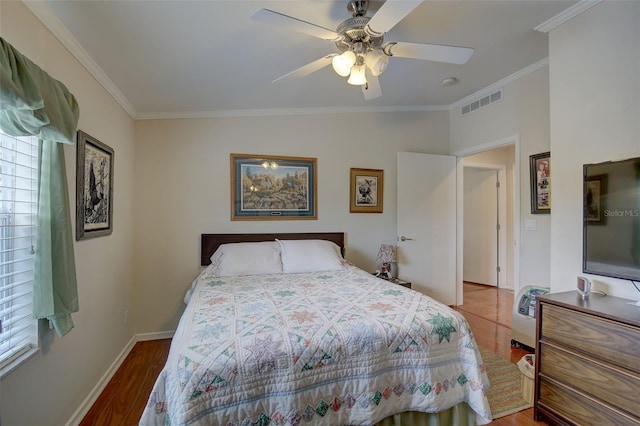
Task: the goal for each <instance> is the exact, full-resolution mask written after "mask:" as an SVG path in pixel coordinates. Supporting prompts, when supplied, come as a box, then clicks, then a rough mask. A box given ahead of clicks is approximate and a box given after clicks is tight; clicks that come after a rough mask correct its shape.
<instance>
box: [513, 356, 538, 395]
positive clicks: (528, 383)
mask: <svg viewBox="0 0 640 426" xmlns="http://www.w3.org/2000/svg"><path fill="white" fill-rule="evenodd" d="M535 362H536V356H535V355H534V354H527V355H525V356H523V357H522V358H520V361H518V363H517V365H518V368H519V369H520V372H521V373H522V379H521V388H522V398H524V400H525V401H527V402H528V403H529V404H533V391H534V389H533V388H534V380H535V371H536V370H535Z"/></svg>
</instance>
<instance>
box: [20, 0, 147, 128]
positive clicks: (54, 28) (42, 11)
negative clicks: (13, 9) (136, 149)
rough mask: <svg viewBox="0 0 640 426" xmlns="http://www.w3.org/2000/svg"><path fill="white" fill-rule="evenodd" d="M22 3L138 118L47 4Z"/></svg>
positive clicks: (111, 82) (39, 2) (36, 2)
mask: <svg viewBox="0 0 640 426" xmlns="http://www.w3.org/2000/svg"><path fill="white" fill-rule="evenodd" d="M22 3H23V4H24V5H25V6H26V7H27V8H28V9H29V10H30V11H31V13H33V14H34V15H35V16H36V18H38V19H39V20H40V21H41V22H42V23H43V24H44V26H45V27H47V28H48V29H49V31H51V33H52V34H53V35H54V37H56V38H57V39H58V40H59V41H60V43H62V45H63V46H64V47H66V48H67V50H68V51H69V52H70V53H71V54H72V55H73V56H74V57H75V58H76V59H77V60H78V61H79V62H80V63H81V64H82V66H84V67H85V68H86V69H87V71H89V73H90V74H91V75H92V76H93V77H94V78H95V79H96V80H97V81H98V83H100V85H102V87H104V89H105V90H106V91H107V92H109V94H110V95H111V96H112V97H113V99H114V100H115V101H116V102H117V103H118V104H119V105H120V106H121V107H122V109H124V110H125V111H126V112H127V114H129V116H130V117H131V118H134V119H135V117H136V115H137V112H136V110H135V108H134V107H133V105H131V102H129V100H128V99H127V98H126V97H125V96H124V95H123V94H122V92H121V91H120V89H118V88H117V87H116V85H115V84H114V83H113V81H111V79H110V78H109V77H107V75H106V74H105V73H104V71H102V68H100V67H99V66H98V64H96V62H95V61H94V60H93V58H92V57H91V56H90V55H89V54H88V53H87V51H86V50H84V48H83V47H82V46H81V45H80V43H79V42H78V40H76V38H75V37H73V35H71V33H70V32H69V30H68V29H67V27H65V26H64V24H63V23H62V22H60V20H59V19H58V18H57V17H56V15H54V13H53V12H52V11H51V9H50V8H49V6H47V4H46V2H42V1H29V0H22Z"/></svg>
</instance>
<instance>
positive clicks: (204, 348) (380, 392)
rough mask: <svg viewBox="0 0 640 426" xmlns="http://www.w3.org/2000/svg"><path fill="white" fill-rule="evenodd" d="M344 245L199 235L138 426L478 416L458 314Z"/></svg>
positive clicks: (475, 383) (472, 361)
mask: <svg viewBox="0 0 640 426" xmlns="http://www.w3.org/2000/svg"><path fill="white" fill-rule="evenodd" d="M343 255H344V234H343V233H304V234H297V233H296V234H292V233H285V234H203V235H202V242H201V263H202V264H203V265H208V266H207V267H206V268H205V269H204V270H203V271H202V273H201V274H200V275H199V276H198V277H197V278H196V279H195V280H194V281H193V283H192V285H191V286H190V288H189V290H188V291H187V294H186V295H185V303H187V307H186V309H185V312H184V314H183V315H182V317H181V319H180V322H179V325H178V328H177V330H176V332H175V335H174V337H173V340H172V343H171V349H170V352H169V357H168V359H167V363H166V365H165V366H164V368H163V370H162V372H161V373H160V375H159V377H158V379H157V381H156V383H155V385H154V388H153V390H152V392H151V395H150V396H149V399H148V403H147V405H146V407H145V410H144V413H143V415H142V418H141V420H140V424H141V425H227V426H232V425H233V426H235V425H237V426H240V425H264V426H266V425H306V424H309V425H372V424H379V425H394V424H396V425H400V424H408V425H419V424H425V425H427V424H429V425H434V424H449V425H463V424H486V423H488V422H490V421H491V412H490V408H489V403H488V400H487V398H486V390H487V388H488V386H489V383H488V378H487V375H486V371H485V369H484V365H483V362H482V358H481V356H480V352H479V348H478V346H477V344H476V342H475V339H474V338H473V335H472V333H471V330H470V328H469V325H468V323H467V322H466V320H465V319H464V317H462V316H461V315H460V314H458V313H457V312H456V311H454V310H452V309H451V308H449V307H447V306H445V305H443V304H441V303H439V302H437V301H435V300H433V299H431V298H429V297H427V296H425V295H422V294H421V293H418V292H416V291H413V290H411V289H408V288H405V287H402V286H399V285H397V284H393V283H391V282H389V281H386V280H382V279H379V278H376V277H375V276H373V275H371V274H370V273H368V272H366V271H364V270H362V269H359V268H357V267H355V266H354V265H352V264H351V263H349V262H348V261H346V260H344V258H343Z"/></svg>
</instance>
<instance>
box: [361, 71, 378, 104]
mask: <svg viewBox="0 0 640 426" xmlns="http://www.w3.org/2000/svg"><path fill="white" fill-rule="evenodd" d="M365 77H366V79H367V83H366V84H363V85H362V94H363V95H364V99H365V100H366V101H370V100H371V99H375V98H379V97H380V96H382V88H381V87H380V80H378V77H375V76H374V75H373V74H371V71H369V69H368V68H367V69H365Z"/></svg>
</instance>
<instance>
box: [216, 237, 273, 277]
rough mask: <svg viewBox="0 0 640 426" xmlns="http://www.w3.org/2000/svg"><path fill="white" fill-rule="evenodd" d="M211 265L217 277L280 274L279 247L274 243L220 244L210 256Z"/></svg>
mask: <svg viewBox="0 0 640 426" xmlns="http://www.w3.org/2000/svg"><path fill="white" fill-rule="evenodd" d="M211 265H212V267H213V274H214V276H217V277H229V276H234V275H257V274H281V273H282V259H281V257H280V245H279V244H278V243H276V242H275V241H263V242H258V243H229V244H222V245H220V247H218V249H217V250H216V252H215V253H213V256H211Z"/></svg>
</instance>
